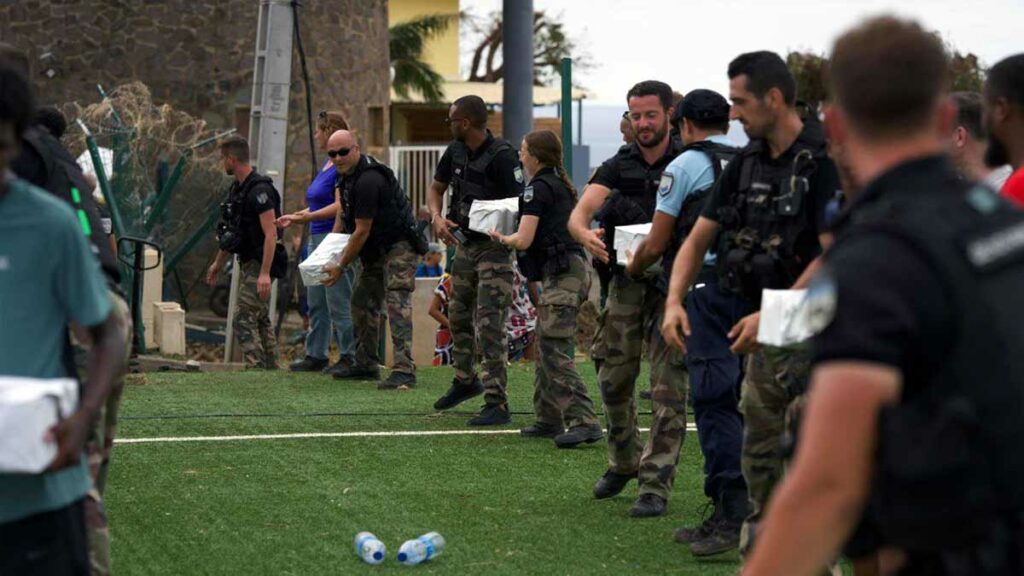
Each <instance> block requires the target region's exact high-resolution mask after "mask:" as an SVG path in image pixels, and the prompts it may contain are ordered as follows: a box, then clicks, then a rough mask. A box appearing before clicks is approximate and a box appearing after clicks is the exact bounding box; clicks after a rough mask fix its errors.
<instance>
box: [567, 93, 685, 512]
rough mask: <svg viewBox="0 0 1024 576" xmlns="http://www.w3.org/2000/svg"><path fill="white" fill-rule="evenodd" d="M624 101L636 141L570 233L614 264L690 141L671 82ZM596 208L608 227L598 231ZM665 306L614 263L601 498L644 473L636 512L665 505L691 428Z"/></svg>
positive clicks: (607, 320)
mask: <svg viewBox="0 0 1024 576" xmlns="http://www.w3.org/2000/svg"><path fill="white" fill-rule="evenodd" d="M626 101H627V103H628V105H629V117H630V121H631V122H632V124H633V133H634V134H635V136H636V141H635V142H634V143H632V144H630V145H629V146H626V147H623V148H622V149H620V150H619V152H618V153H617V154H616V155H615V156H613V157H611V158H609V159H608V160H606V161H605V162H604V164H602V165H601V167H600V168H598V169H597V171H596V172H595V173H594V176H593V177H592V178H591V179H590V183H589V184H588V185H587V187H586V189H585V190H584V191H583V198H582V199H581V200H580V202H579V204H577V206H576V208H575V209H574V210H573V213H572V216H571V217H570V219H569V232H570V233H571V234H572V236H573V237H574V238H575V239H576V240H577V241H578V242H579V243H580V244H582V245H583V247H584V248H586V249H587V250H588V251H589V252H590V253H591V254H593V255H594V257H595V258H597V259H598V260H600V261H602V262H606V263H607V262H613V261H614V260H615V258H613V257H610V255H609V252H610V251H609V246H611V245H612V237H611V236H612V235H611V231H612V230H613V229H614V226H619V225H627V224H637V223H642V222H650V221H651V218H652V217H653V216H654V206H655V202H656V199H657V195H658V194H657V189H658V185H659V182H660V181H661V174H662V171H663V170H664V169H665V167H666V166H667V165H668V163H669V162H671V161H672V159H673V158H675V157H676V156H678V155H679V153H680V151H681V150H682V147H683V145H682V142H680V141H679V140H677V139H674V138H671V137H670V136H669V117H670V116H671V114H672V110H673V108H672V89H671V88H670V87H669V86H668V84H665V83H664V82H658V81H656V80H647V81H644V82H640V83H638V84H636V85H635V86H633V87H632V88H631V89H630V90H629V92H628V93H627V95H626ZM599 212H600V214H598V213H599ZM595 215H598V217H599V219H600V221H601V222H602V223H603V225H604V226H605V228H604V229H603V230H600V229H599V230H591V229H590V222H591V220H593V219H594V218H595ZM606 242H607V244H606ZM663 304H664V298H663V297H662V294H661V292H659V291H658V289H657V288H656V286H655V283H654V282H653V281H652V280H649V279H642V280H635V279H633V278H630V277H629V276H627V275H626V274H625V273H624V271H623V270H622V267H621V266H616V274H615V276H614V278H613V279H612V285H611V290H610V293H609V295H608V304H607V308H606V309H605V311H604V313H603V314H602V316H601V320H600V325H599V328H598V334H597V336H596V337H595V343H594V357H595V363H597V364H599V368H598V381H599V383H600V386H601V397H602V399H603V400H604V405H605V412H606V414H607V419H608V436H609V438H608V461H609V467H608V470H607V471H605V473H604V475H603V476H602V477H601V479H600V480H598V481H597V483H596V484H594V489H593V491H594V497H595V498H598V499H602V498H610V497H612V496H615V495H617V494H618V493H620V492H622V490H623V488H625V487H626V484H627V483H628V482H629V481H630V480H631V479H633V478H638V480H639V484H640V489H639V497H638V498H637V500H636V502H635V503H634V505H633V507H632V509H631V510H630V512H629V514H630V516H633V517H650V516H660V515H662V514H664V513H665V510H666V508H667V505H668V496H669V493H670V492H671V491H672V481H673V479H674V477H675V468H676V463H677V462H678V459H679V448H680V446H681V445H682V441H683V434H684V433H685V431H686V368H685V366H684V365H683V356H682V354H680V353H679V352H678V351H677V350H672V349H670V348H669V347H668V346H667V345H666V344H665V342H664V341H663V340H662V338H661V334H660V333H659V332H658V330H657V326H658V325H659V323H660V318H661V313H662V309H663ZM645 342H646V346H647V352H648V355H649V357H650V359H651V390H652V396H653V401H654V421H653V423H652V424H651V437H650V440H648V443H647V446H643V445H642V444H641V443H640V430H639V428H638V427H637V420H636V419H637V406H636V397H635V395H634V387H635V385H636V377H637V375H639V373H640V354H641V351H642V349H643V347H644V344H645Z"/></svg>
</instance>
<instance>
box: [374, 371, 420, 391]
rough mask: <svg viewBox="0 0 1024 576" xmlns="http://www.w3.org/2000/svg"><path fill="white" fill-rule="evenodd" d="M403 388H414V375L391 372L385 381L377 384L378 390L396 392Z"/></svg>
mask: <svg viewBox="0 0 1024 576" xmlns="http://www.w3.org/2000/svg"><path fill="white" fill-rule="evenodd" d="M403 387H404V388H406V389H408V388H415V387H416V375H415V374H409V373H408V372H395V371H394V370H392V371H391V374H389V375H388V377H387V379H386V380H383V381H381V382H378V383H377V389H378V390H398V389H399V388H403Z"/></svg>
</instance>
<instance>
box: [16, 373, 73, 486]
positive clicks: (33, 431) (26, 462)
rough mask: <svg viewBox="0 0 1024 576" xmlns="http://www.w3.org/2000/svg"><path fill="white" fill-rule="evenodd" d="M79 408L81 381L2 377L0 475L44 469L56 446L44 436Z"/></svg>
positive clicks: (54, 455)
mask: <svg viewBox="0 0 1024 576" xmlns="http://www.w3.org/2000/svg"><path fill="white" fill-rule="evenodd" d="M77 407H78V382H76V381H74V380H72V379H71V378H54V379H47V380H42V379H36V378H17V377H13V376H0V474H9V473H14V474H38V473H40V472H42V471H43V470H45V469H46V467H47V466H49V465H50V463H51V462H53V459H54V458H55V457H56V456H57V444H56V443H55V442H46V441H45V440H43V436H45V435H46V432H47V430H49V429H50V428H51V427H53V425H55V424H56V423H57V422H58V421H60V420H61V419H63V418H67V417H68V416H70V415H71V414H72V413H74V411H75V410H76V409H77Z"/></svg>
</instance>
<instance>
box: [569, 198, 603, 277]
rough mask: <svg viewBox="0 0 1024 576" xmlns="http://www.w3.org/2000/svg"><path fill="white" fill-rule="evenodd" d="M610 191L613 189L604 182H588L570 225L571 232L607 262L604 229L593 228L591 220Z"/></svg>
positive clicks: (572, 215)
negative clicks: (591, 227)
mask: <svg viewBox="0 0 1024 576" xmlns="http://www.w3.org/2000/svg"><path fill="white" fill-rule="evenodd" d="M610 193H611V190H610V189H609V188H608V187H607V186H604V185H602V184H587V187H586V188H585V189H584V190H583V197H582V198H580V201H579V202H578V203H577V204H576V207H575V208H573V211H572V214H571V215H570V216H569V226H568V228H569V234H571V235H572V237H573V238H574V239H576V241H577V242H579V243H580V244H582V245H583V247H584V248H586V249H587V251H588V252H590V253H591V254H593V255H594V257H595V258H597V259H598V260H600V261H601V262H605V263H607V262H608V247H607V246H605V244H604V240H602V238H603V237H604V230H600V229H599V230H591V229H590V222H591V220H593V219H594V214H596V213H597V211H598V210H600V209H601V205H602V204H604V201H605V200H606V199H607V198H608V194H610Z"/></svg>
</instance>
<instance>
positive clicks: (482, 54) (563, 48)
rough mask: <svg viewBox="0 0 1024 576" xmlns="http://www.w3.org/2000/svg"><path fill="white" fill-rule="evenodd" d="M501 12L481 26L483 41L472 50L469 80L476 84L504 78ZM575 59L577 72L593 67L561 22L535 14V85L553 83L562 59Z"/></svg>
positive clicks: (492, 15) (544, 15)
mask: <svg viewBox="0 0 1024 576" xmlns="http://www.w3.org/2000/svg"><path fill="white" fill-rule="evenodd" d="M502 24H503V22H502V19H501V12H494V13H492V14H491V16H490V19H489V20H488V21H487V23H486V24H485V25H484V26H482V27H479V26H478V27H477V29H478V31H480V32H482V33H483V38H482V39H481V40H480V43H479V44H478V45H477V47H476V48H474V49H473V61H472V64H471V65H470V68H469V80H470V81H473V82H497V81H498V80H501V79H502V78H503V77H504V65H503V63H501V62H500V58H501V44H502V42H501V34H502ZM566 57H572V58H573V68H574V69H575V70H585V69H588V68H591V67H592V64H591V62H590V56H589V55H588V54H586V53H585V52H582V53H581V51H580V49H579V46H578V44H577V43H576V41H574V40H573V39H571V38H569V37H568V36H567V35H566V34H565V29H564V28H563V26H562V23H561V22H556V21H554V20H552V19H551V18H550V17H548V15H547V14H546V13H545V12H544V11H542V10H541V11H537V12H534V14H533V83H534V85H535V86H543V85H545V84H548V83H550V82H552V81H553V80H554V79H555V78H556V77H558V76H559V75H560V73H561V68H560V66H561V62H562V58H566Z"/></svg>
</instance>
